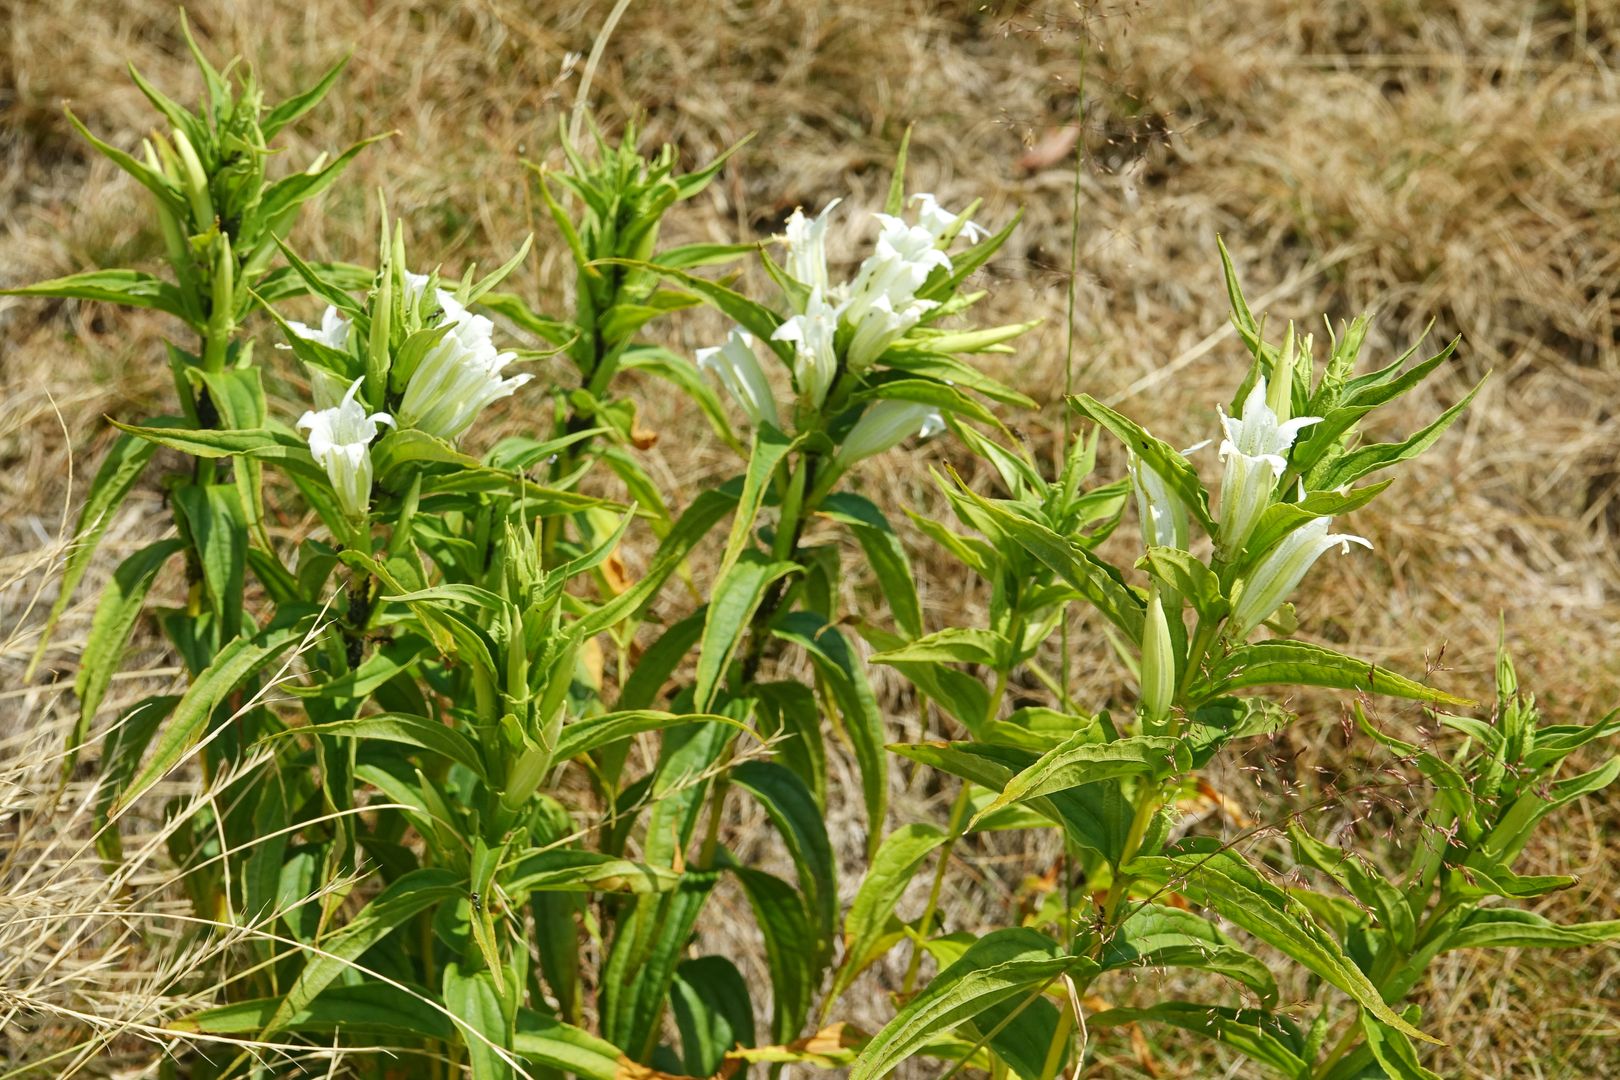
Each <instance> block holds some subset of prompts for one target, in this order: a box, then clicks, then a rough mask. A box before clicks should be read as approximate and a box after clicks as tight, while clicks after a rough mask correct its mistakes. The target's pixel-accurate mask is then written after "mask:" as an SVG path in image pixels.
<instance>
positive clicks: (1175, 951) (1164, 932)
mask: <svg viewBox="0 0 1620 1080" xmlns="http://www.w3.org/2000/svg"><path fill="white" fill-rule="evenodd" d="M1099 959H1100V961H1101V963H1102V966H1103V969H1104V970H1109V969H1111V968H1119V967H1182V968H1197V969H1199V970H1202V971H1213V972H1215V973H1216V974H1218V975H1224V976H1226V977H1227V978H1229V979H1232V980H1234V981H1236V982H1239V983H1242V984H1243V985H1244V986H1247V987H1248V988H1249V989H1251V990H1253V991H1254V992H1255V993H1256V994H1259V995H1260V1000H1261V1001H1262V1002H1264V1003H1265V1004H1266V1005H1268V1006H1269V1005H1274V1004H1276V1001H1277V983H1276V980H1275V979H1274V978H1272V975H1271V971H1270V969H1268V968H1267V967H1266V965H1265V964H1263V963H1261V962H1260V961H1259V960H1258V959H1257V958H1255V957H1254V956H1252V955H1250V954H1249V953H1248V952H1247V951H1245V950H1244V949H1243V948H1242V947H1240V946H1239V945H1238V944H1237V942H1235V941H1233V940H1232V939H1231V938H1229V937H1227V936H1226V935H1225V934H1223V933H1222V932H1221V931H1220V929H1219V928H1218V927H1217V926H1216V925H1215V924H1214V923H1212V922H1210V921H1209V920H1208V919H1205V918H1204V917H1203V916H1201V915H1198V914H1196V913H1195V912H1191V911H1184V910H1182V909H1181V908H1173V907H1167V906H1165V905H1163V904H1143V905H1141V906H1140V907H1138V908H1136V909H1134V910H1132V912H1131V914H1130V915H1129V917H1127V918H1126V919H1125V920H1124V922H1122V923H1121V924H1120V927H1119V930H1118V932H1117V933H1115V935H1114V936H1113V937H1111V938H1109V939H1108V941H1107V943H1106V944H1105V945H1104V946H1103V951H1102V955H1101V957H1100V958H1099Z"/></svg>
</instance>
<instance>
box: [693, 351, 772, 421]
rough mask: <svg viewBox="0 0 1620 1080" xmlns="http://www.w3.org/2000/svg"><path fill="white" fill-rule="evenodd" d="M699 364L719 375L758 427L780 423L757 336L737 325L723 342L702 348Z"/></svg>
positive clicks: (699, 353)
mask: <svg viewBox="0 0 1620 1080" xmlns="http://www.w3.org/2000/svg"><path fill="white" fill-rule="evenodd" d="M697 366H698V367H699V368H700V369H702V370H703V371H712V372H714V373H715V375H717V376H719V379H720V382H721V383H723V384H724V385H725V388H726V389H727V390H728V391H730V392H731V396H732V397H734V398H736V399H737V404H738V405H740V406H741V407H742V410H743V412H745V413H747V414H748V419H749V420H750V421H751V422H752V423H753V424H754V426H755V427H758V426H759V425H760V424H771V425H779V424H780V420H779V418H778V416H777V413H776V397H775V396H774V395H773V394H772V393H771V384H770V382H769V381H768V380H767V379H766V378H765V372H764V371H763V370H762V369H761V368H760V366H759V357H758V356H757V355H756V354H755V353H754V339H753V337H752V336H751V335H750V334H749V333H748V332H747V331H746V330H744V329H742V328H741V327H735V328H733V329H732V331H731V333H730V334H728V335H726V343H725V344H724V345H720V346H711V347H709V348H704V349H699V350H698V351H697Z"/></svg>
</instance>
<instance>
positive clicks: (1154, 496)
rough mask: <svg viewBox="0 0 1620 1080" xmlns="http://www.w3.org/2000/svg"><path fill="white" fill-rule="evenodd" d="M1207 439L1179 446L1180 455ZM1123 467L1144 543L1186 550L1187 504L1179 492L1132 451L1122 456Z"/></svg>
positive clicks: (1202, 446) (1187, 531) (1186, 453)
mask: <svg viewBox="0 0 1620 1080" xmlns="http://www.w3.org/2000/svg"><path fill="white" fill-rule="evenodd" d="M1208 445H1209V443H1208V442H1207V441H1206V442H1201V443H1199V444H1198V445H1197V446H1189V447H1187V449H1185V450H1183V451H1182V452H1181V453H1182V456H1183V457H1185V456H1186V455H1188V454H1190V453H1192V452H1193V451H1195V450H1201V449H1203V448H1204V447H1206V446H1208ZM1125 470H1126V472H1128V473H1129V474H1130V477H1131V490H1132V491H1134V492H1136V516H1137V517H1138V518H1139V519H1140V521H1139V524H1140V525H1141V528H1142V544H1143V545H1144V546H1145V547H1171V548H1176V549H1178V550H1180V551H1186V550H1187V543H1188V535H1189V528H1188V519H1187V504H1186V503H1185V502H1183V501H1182V499H1181V496H1180V495H1177V494H1176V493H1175V492H1173V491H1171V490H1170V485H1168V484H1166V483H1165V482H1164V477H1163V476H1161V475H1159V471H1158V470H1157V469H1155V468H1153V466H1151V465H1148V464H1147V463H1145V462H1144V461H1142V459H1141V458H1139V457H1137V456H1136V453H1135V452H1134V451H1131V452H1129V453H1128V455H1127V457H1126V459H1125Z"/></svg>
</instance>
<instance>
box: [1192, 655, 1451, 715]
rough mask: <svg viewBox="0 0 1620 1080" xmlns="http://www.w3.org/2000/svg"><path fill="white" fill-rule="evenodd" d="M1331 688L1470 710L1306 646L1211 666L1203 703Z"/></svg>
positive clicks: (1387, 674)
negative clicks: (1272, 690) (1241, 692)
mask: <svg viewBox="0 0 1620 1080" xmlns="http://www.w3.org/2000/svg"><path fill="white" fill-rule="evenodd" d="M1273 685H1284V686H1330V687H1334V688H1336V689H1339V690H1365V691H1367V692H1368V693H1373V694H1387V695H1389V696H1391V697H1401V698H1410V699H1411V700H1413V701H1428V702H1433V703H1435V704H1441V705H1472V704H1474V703H1473V702H1472V701H1469V700H1468V699H1467V698H1460V697H1456V696H1455V695H1452V694H1448V693H1446V692H1445V691H1443V690H1436V689H1435V688H1434V687H1432V686H1424V685H1423V684H1422V683H1418V682H1413V681H1412V680H1411V679H1408V678H1406V677H1404V676H1401V675H1397V674H1395V672H1393V671H1390V670H1389V669H1388V668H1381V667H1379V666H1378V665H1376V664H1372V663H1368V662H1367V661H1365V660H1357V659H1355V658H1354V657H1350V656H1345V655H1344V654H1343V653H1337V652H1334V651H1333V650H1332V649H1325V648H1323V647H1322V646H1320V645H1312V644H1309V643H1308V642H1304V641H1287V640H1278V641H1259V642H1255V643H1253V644H1251V645H1240V646H1239V647H1237V648H1235V649H1233V650H1231V651H1230V652H1228V653H1227V654H1226V655H1225V656H1223V657H1221V658H1220V659H1219V660H1217V661H1216V662H1215V663H1214V665H1212V666H1211V668H1210V672H1209V678H1208V682H1207V684H1206V685H1205V687H1204V688H1203V689H1202V690H1201V691H1200V694H1201V696H1202V698H1203V699H1205V700H1207V699H1209V698H1213V697H1216V696H1218V695H1220V694H1226V693H1230V692H1231V691H1233V690H1236V689H1239V688H1241V687H1245V686H1273Z"/></svg>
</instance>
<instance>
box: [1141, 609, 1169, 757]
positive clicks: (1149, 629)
mask: <svg viewBox="0 0 1620 1080" xmlns="http://www.w3.org/2000/svg"><path fill="white" fill-rule="evenodd" d="M1175 696H1176V653H1175V645H1174V644H1173V643H1172V642H1171V640H1170V620H1169V619H1168V618H1166V616H1165V613H1164V604H1163V603H1162V602H1161V601H1160V599H1159V589H1158V586H1154V588H1153V590H1152V592H1150V593H1149V595H1148V605H1147V613H1146V617H1145V618H1144V619H1143V620H1142V729H1143V730H1144V731H1149V732H1153V731H1161V730H1163V729H1164V726H1165V724H1166V722H1167V721H1169V719H1170V705H1171V703H1172V702H1173V701H1175Z"/></svg>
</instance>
